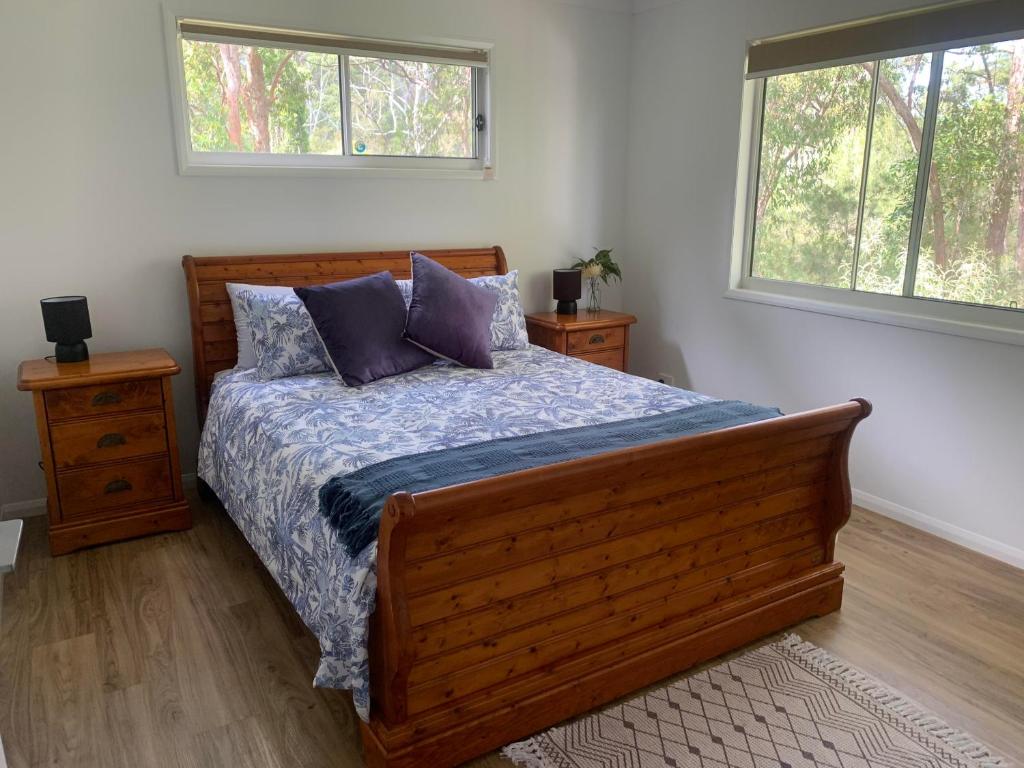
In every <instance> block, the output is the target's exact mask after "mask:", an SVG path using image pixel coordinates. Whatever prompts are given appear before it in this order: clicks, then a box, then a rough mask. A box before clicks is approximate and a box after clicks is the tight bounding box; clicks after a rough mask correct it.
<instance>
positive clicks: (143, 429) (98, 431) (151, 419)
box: [50, 411, 167, 469]
mask: <svg viewBox="0 0 1024 768" xmlns="http://www.w3.org/2000/svg"><path fill="white" fill-rule="evenodd" d="M50 442H51V443H52V445H53V457H54V461H55V462H56V464H57V468H58V469H67V468H69V467H77V466H81V465H83V464H95V463H97V462H101V461H115V460H118V459H130V458H134V457H135V456H145V455H147V454H153V453H166V452H167V428H166V426H165V424H164V413H163V411H158V412H156V413H138V414H131V415H127V416H110V417H108V418H104V419H90V420H87V421H67V422H63V423H60V424H54V425H53V426H51V427H50Z"/></svg>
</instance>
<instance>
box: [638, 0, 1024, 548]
mask: <svg viewBox="0 0 1024 768" xmlns="http://www.w3.org/2000/svg"><path fill="white" fill-rule="evenodd" d="M918 4H920V3H918ZM656 5H657V3H641V7H643V6H651V7H652V9H651V10H648V11H646V12H643V13H640V14H639V15H637V16H635V17H634V25H633V45H632V66H631V89H630V114H631V123H630V134H629V145H630V153H629V171H628V178H629V182H628V203H627V205H628V213H627V233H628V234H627V248H628V253H629V254H630V255H631V257H632V258H633V259H634V260H637V261H640V260H642V262H643V264H644V268H643V269H642V270H641V269H634V270H631V271H630V273H629V279H628V280H627V281H626V282H625V284H624V298H623V304H624V306H626V307H628V308H629V309H630V310H631V311H634V312H635V313H636V314H637V315H638V316H639V319H640V324H639V326H637V329H636V333H635V336H634V337H633V339H634V341H633V346H632V349H633V365H634V369H635V370H637V371H640V372H644V373H650V372H656V371H665V372H668V373H673V374H675V375H676V376H677V377H679V382H680V383H682V384H683V385H685V386H690V387H692V388H694V389H697V390H700V391H702V392H708V393H713V394H716V395H721V396H723V397H735V398H740V399H744V400H751V401H755V402H760V403H770V404H777V405H779V406H780V407H782V408H783V409H784V410H786V411H794V410H802V409H807V408H812V407H818V406H823V405H827V404H830V403H835V402H839V401H842V400H845V399H847V398H850V397H853V396H863V397H867V398H869V399H870V400H872V401H873V402H874V405H875V413H874V415H873V416H872V417H871V418H870V419H868V420H867V421H866V422H864V423H863V424H862V425H861V427H860V429H859V431H858V435H857V437H856V438H855V443H854V451H853V457H852V470H853V484H854V487H855V488H856V489H857V490H858V491H860V492H861V495H860V497H859V498H860V500H861V501H864V502H867V503H870V504H872V505H874V506H875V507H876V508H879V511H883V510H884V511H888V512H890V513H891V514H898V515H903V516H904V517H907V516H913V515H915V514H916V515H917V516H918V519H917V520H916V523H917V524H919V525H922V526H924V527H930V528H931V529H932V530H934V531H936V532H940V533H943V534H945V535H947V536H952V537H954V538H959V539H960V540H961V541H964V542H965V543H969V544H972V545H973V546H975V547H978V548H981V549H984V550H987V551H989V552H990V553H992V554H997V555H1000V556H1002V557H1004V558H1006V559H1009V560H1012V561H1015V562H1018V563H1019V564H1021V565H1022V566H1024V348H1022V347H1015V346H1008V345H1001V344H996V343H990V342H984V341H977V340H972V339H964V338H957V337H952V336H943V335H939V334H935V333H931V332H926V331H915V330H909V329H904V328H896V327H890V326H883V325H874V324H870V323H864V322H859V321H855V320H848V319H843V318H838V317H831V316H824V315H816V314H810V313H807V312H801V311H798V310H792V309H784V308H777V307H769V306H763V305H757V304H750V303H746V302H739V301H732V300H728V299H724V298H722V293H723V292H724V290H725V289H726V287H727V285H728V273H729V261H730V251H731V235H732V222H733V219H732V216H733V203H734V186H735V180H736V161H737V157H738V153H739V125H740V108H741V103H740V102H741V89H742V73H743V64H744V54H745V44H746V41H747V40H749V39H753V38H758V37H763V36H768V35H773V34H779V33H784V32H789V31H794V30H798V29H802V28H806V27H809V26H815V25H819V24H826V23H832V22H837V21H842V20H845V19H848V18H850V17H860V16H867V15H870V14H872V13H878V12H884V11H888V10H893V9H896V8H899V7H908V6H910V5H911V3H909V2H905V1H904V2H900V1H899V0H860V2H858V3H856V4H852V3H849V2H844V0H771V1H770V2H767V1H766V0H686V1H685V2H681V3H677V4H672V5H668V6H664V7H654V6H656ZM872 497H874V498H872Z"/></svg>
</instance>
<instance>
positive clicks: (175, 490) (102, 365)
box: [18, 349, 192, 555]
mask: <svg viewBox="0 0 1024 768" xmlns="http://www.w3.org/2000/svg"><path fill="white" fill-rule="evenodd" d="M180 370H181V368H180V367H179V366H178V364H177V363H176V362H175V361H174V358H172V357H171V356H170V355H169V354H167V352H165V351H164V350H162V349H145V350H140V351H138V352H117V353H111V354H96V355H93V356H92V357H91V358H90V359H89V360H87V361H85V362H82V363H59V364H58V363H53V362H50V361H49V360H27V361H25V362H23V363H22V364H21V365H20V366H19V367H18V389H21V390H28V391H31V392H32V395H33V397H34V399H35V407H36V427H37V428H38V430H39V445H40V449H41V451H42V459H43V460H42V462H41V463H42V466H43V469H44V470H45V471H46V484H47V509H48V512H49V516H50V552H51V553H52V554H54V555H60V554H64V553H65V552H71V551H73V550H76V549H81V548H82V547H88V546H92V545H94V544H102V543H105V542H110V541H119V540H121V539H130V538H134V537H136V536H143V535H145V534H148V533H156V532H158V531H176V530H182V529H185V528H190V527H191V526H192V514H191V512H190V511H189V508H188V502H186V501H185V496H184V493H183V492H182V488H181V467H180V465H179V462H178V439H177V435H176V432H175V426H174V399H173V397H172V396H171V377H172V376H174V375H175V374H177V373H178V372H179V371H180Z"/></svg>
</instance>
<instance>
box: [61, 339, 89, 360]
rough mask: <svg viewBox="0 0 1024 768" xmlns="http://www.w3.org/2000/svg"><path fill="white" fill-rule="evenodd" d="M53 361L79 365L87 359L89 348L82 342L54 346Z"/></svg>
mask: <svg viewBox="0 0 1024 768" xmlns="http://www.w3.org/2000/svg"><path fill="white" fill-rule="evenodd" d="M54 350H55V353H54V359H56V361H57V362H58V363H81V362H82V361H83V360H88V359H89V347H87V346H86V345H85V342H84V341H76V342H73V343H71V344H60V343H58V344H56V345H55V346H54Z"/></svg>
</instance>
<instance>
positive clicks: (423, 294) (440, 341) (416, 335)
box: [405, 253, 498, 368]
mask: <svg viewBox="0 0 1024 768" xmlns="http://www.w3.org/2000/svg"><path fill="white" fill-rule="evenodd" d="M411 257H412V301H411V302H410V303H409V319H408V320H407V321H406V324H405V337H406V338H407V339H409V340H410V341H412V342H413V343H415V344H418V345H420V346H421V347H423V348H424V349H425V350H427V351H428V352H430V353H432V354H435V355H437V356H438V357H443V358H445V359H447V360H452V361H454V362H456V363H460V364H462V365H465V366H467V367H469V368H493V367H494V363H493V362H492V361H491V318H492V317H493V316H494V307H495V306H496V305H497V303H498V294H497V292H496V291H492V290H490V289H489V288H484V287H482V286H479V285H474V284H473V283H471V282H469V280H467V279H466V278H464V277H460V276H459V275H457V274H455V273H454V272H452V271H451V270H450V269H445V268H444V267H442V266H441V265H440V264H438V263H437V262H436V261H434V260H433V259H428V258H427V257H426V256H424V255H423V254H421V253H413V254H411Z"/></svg>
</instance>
